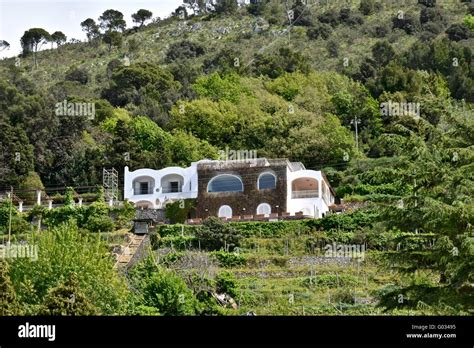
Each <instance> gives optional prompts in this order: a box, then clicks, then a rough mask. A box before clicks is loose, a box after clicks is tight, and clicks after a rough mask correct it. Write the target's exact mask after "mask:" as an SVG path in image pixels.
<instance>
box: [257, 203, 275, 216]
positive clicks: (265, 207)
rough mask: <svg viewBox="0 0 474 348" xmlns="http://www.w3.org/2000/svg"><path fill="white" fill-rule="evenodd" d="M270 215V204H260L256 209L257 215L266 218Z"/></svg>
mask: <svg viewBox="0 0 474 348" xmlns="http://www.w3.org/2000/svg"><path fill="white" fill-rule="evenodd" d="M271 213H272V207H270V204H267V203H262V204H260V205H259V206H258V207H257V215H262V214H263V215H265V216H266V217H268V216H270V214H271Z"/></svg>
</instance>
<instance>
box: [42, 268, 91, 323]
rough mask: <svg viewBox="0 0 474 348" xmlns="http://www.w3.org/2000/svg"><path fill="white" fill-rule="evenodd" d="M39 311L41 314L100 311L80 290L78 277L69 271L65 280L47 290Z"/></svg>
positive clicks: (82, 314) (69, 314) (75, 313)
mask: <svg viewBox="0 0 474 348" xmlns="http://www.w3.org/2000/svg"><path fill="white" fill-rule="evenodd" d="M42 306H43V308H42V309H41V312H42V314H43V315H63V316H71V315H72V316H76V315H81V316H85V315H99V314H100V311H99V310H98V308H96V307H94V305H93V304H92V302H91V301H90V300H89V299H88V298H87V296H86V294H85V293H84V292H83V291H82V289H81V287H80V284H79V280H78V277H77V275H76V274H75V273H71V274H70V275H69V278H68V279H67V280H66V281H62V282H60V283H59V285H58V286H57V287H55V288H51V289H49V290H48V293H47V295H46V296H45V298H44V302H43V304H42Z"/></svg>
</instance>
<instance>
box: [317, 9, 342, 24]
mask: <svg viewBox="0 0 474 348" xmlns="http://www.w3.org/2000/svg"><path fill="white" fill-rule="evenodd" d="M339 18H340V17H339V13H337V12H336V11H327V12H324V13H322V14H320V15H319V16H318V20H319V21H320V22H321V23H325V24H329V25H331V26H332V27H336V26H337V25H338V24H339Z"/></svg>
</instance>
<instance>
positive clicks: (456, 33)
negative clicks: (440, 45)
mask: <svg viewBox="0 0 474 348" xmlns="http://www.w3.org/2000/svg"><path fill="white" fill-rule="evenodd" d="M446 34H448V37H449V39H450V40H451V41H461V40H467V39H469V36H470V35H469V28H468V27H467V26H466V25H464V24H453V25H451V26H450V27H449V28H448V29H447V30H446Z"/></svg>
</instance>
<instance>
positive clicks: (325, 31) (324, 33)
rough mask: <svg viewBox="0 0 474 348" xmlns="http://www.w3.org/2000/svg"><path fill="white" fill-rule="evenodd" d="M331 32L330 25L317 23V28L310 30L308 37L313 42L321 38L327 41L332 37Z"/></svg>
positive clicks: (307, 33)
mask: <svg viewBox="0 0 474 348" xmlns="http://www.w3.org/2000/svg"><path fill="white" fill-rule="evenodd" d="M331 32H332V28H331V26H330V25H329V24H325V23H317V24H316V25H315V26H313V27H311V28H309V29H308V31H307V32H306V35H307V36H308V37H309V38H310V39H312V40H316V39H317V38H319V37H320V36H321V38H323V39H324V40H326V39H327V38H328V37H329V36H330V35H331Z"/></svg>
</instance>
